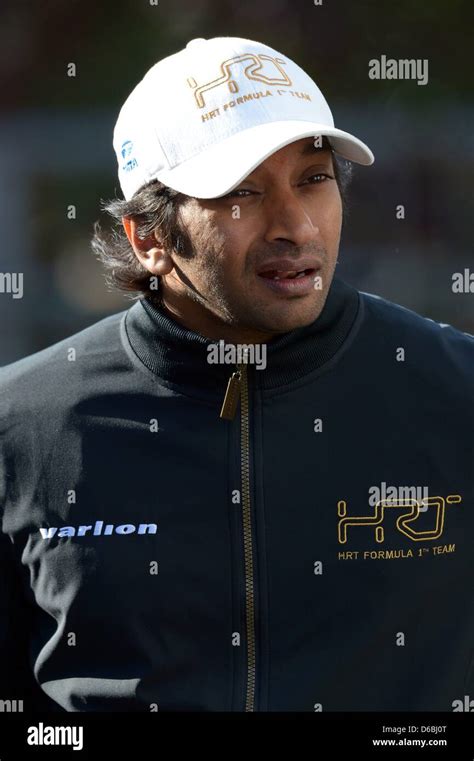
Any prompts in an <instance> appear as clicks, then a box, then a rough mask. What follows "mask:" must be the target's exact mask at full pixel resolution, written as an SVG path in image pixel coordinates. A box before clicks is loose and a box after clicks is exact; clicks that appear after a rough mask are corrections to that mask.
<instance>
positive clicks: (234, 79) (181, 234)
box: [94, 38, 373, 340]
mask: <svg viewBox="0 0 474 761" xmlns="http://www.w3.org/2000/svg"><path fill="white" fill-rule="evenodd" d="M216 74H217V76H216ZM219 74H220V76H219ZM166 99H168V101H169V102H170V104H171V106H172V107H171V108H170V109H168V110H164V111H163V110H162V105H163V103H164V102H165V100H166ZM157 104H160V108H158V105H157ZM162 113H163V114H164V116H162ZM323 136H324V138H323ZM321 141H322V142H321ZM114 147H115V150H116V153H117V158H118V162H119V178H120V182H121V186H122V190H123V192H124V195H125V198H126V200H125V201H124V202H120V201H115V202H112V203H111V204H109V205H108V206H107V207H106V208H107V209H108V210H109V211H110V212H111V213H112V214H113V216H115V218H116V219H120V220H121V221H122V223H123V227H124V230H125V232H126V236H127V241H128V247H129V251H128V253H127V258H128V259H127V261H128V265H127V266H128V269H129V271H130V269H133V270H134V271H135V273H136V274H137V276H138V277H141V279H142V281H143V282H144V281H145V279H147V278H148V281H149V287H148V288H140V289H139V290H145V291H146V290H148V291H151V292H154V293H155V294H156V289H155V290H154V289H153V283H156V282H159V298H160V300H161V303H162V305H163V306H164V307H165V308H166V309H167V310H168V311H169V312H171V313H172V315H173V316H174V317H175V318H176V319H177V320H178V321H180V322H181V323H182V324H184V325H186V326H187V327H189V328H191V329H193V330H195V331H197V332H200V333H202V334H203V335H206V336H208V337H210V338H220V337H223V338H227V339H228V340H232V339H233V338H234V337H235V338H244V337H245V338H246V340H268V339H269V338H271V337H272V336H273V335H276V334H278V333H282V332H287V331H289V330H292V329H294V328H297V327H300V326H303V325H307V324H309V323H310V322H312V321H314V320H315V319H316V318H317V316H318V315H319V313H320V311H321V309H322V307H323V305H324V302H325V299H326V295H327V292H328V289H329V286H330V283H331V279H332V276H333V273H334V268H335V265H336V260H337V252H338V247H339V239H340V232H341V224H342V200H341V192H343V185H344V184H345V183H344V179H342V177H341V173H340V171H339V169H340V165H339V160H337V161H336V158H335V152H336V151H337V152H338V153H339V154H340V155H341V156H342V157H344V158H346V159H349V160H351V161H356V162H358V163H365V164H368V163H372V161H373V156H372V154H371V151H370V149H368V148H367V146H365V145H364V144H363V143H361V141H360V140H358V139H357V138H355V137H354V136H352V135H350V134H349V133H347V132H343V131H342V130H339V129H337V128H336V127H334V122H333V119H332V114H331V112H330V110H329V106H328V105H327V103H326V101H325V99H324V96H323V95H322V93H321V91H320V90H319V88H318V87H317V86H316V84H315V83H314V82H313V80H311V79H310V77H309V76H308V75H307V74H306V73H305V72H304V71H303V70H302V69H300V67H298V66H297V65H296V64H295V63H294V62H293V61H291V60H290V59H288V58H284V57H282V56H281V54H280V53H278V52H277V51H274V50H273V49H272V48H269V47H268V46H265V45H262V44H261V43H257V42H253V41H251V40H241V39H237V38H214V39H213V40H194V41H192V42H191V43H189V44H188V45H187V46H186V48H185V49H184V50H183V51H181V52H180V53H177V54H175V55H173V56H169V57H168V58H166V59H163V61H160V62H159V63H158V64H156V65H155V66H154V67H152V69H150V71H149V72H148V73H147V75H146V76H145V77H144V79H143V80H142V81H141V82H140V83H139V84H138V85H137V87H136V88H135V90H134V91H133V92H132V93H131V95H130V96H129V98H128V99H127V101H126V102H125V104H124V106H123V107H122V110H121V112H120V115H119V118H118V120H117V124H116V127H115V131H114ZM341 179H342V181H341ZM154 181H155V182H154ZM156 181H158V182H156ZM153 194H157V196H159V198H160V201H161V202H162V203H159V204H156V203H155V208H154V209H153V200H154V199H153ZM153 211H155V212H156V213H155V218H154V219H152V218H151V217H153ZM118 242H119V241H118V238H117V236H116V243H117V244H118ZM94 248H95V249H96V251H97V253H98V254H99V256H100V257H101V259H102V260H103V261H104V263H106V264H107V261H106V259H107V256H106V254H107V250H106V249H107V248H108V249H109V256H108V259H109V264H108V265H107V266H108V269H109V272H110V271H112V272H113V277H114V278H115V281H116V282H117V280H120V278H121V274H120V272H119V273H118V274H117V267H119V269H120V266H119V262H118V259H119V258H120V257H119V255H117V256H114V255H112V257H110V246H107V243H106V242H104V238H101V236H100V231H99V230H98V229H97V228H96V237H95V240H94ZM120 253H121V258H122V259H123V253H124V251H123V246H122V247H121V252H120ZM130 256H132V259H130ZM114 265H115V266H114ZM121 270H122V274H124V267H121ZM143 273H146V274H145V276H144V275H143ZM150 278H151V280H150ZM125 280H126V278H125V277H124V278H122V281H125ZM122 284H123V283H122ZM128 288H129V290H133V288H131V287H130V286H128Z"/></svg>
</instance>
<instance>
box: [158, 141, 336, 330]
mask: <svg viewBox="0 0 474 761" xmlns="http://www.w3.org/2000/svg"><path fill="white" fill-rule="evenodd" d="M179 213H180V220H181V224H182V225H183V226H184V228H185V229H186V231H187V236H188V239H189V246H188V248H189V250H186V251H185V253H184V255H177V254H176V253H173V254H172V259H173V262H174V269H173V271H172V272H171V273H169V274H167V275H165V276H164V277H163V278H162V293H163V297H164V301H165V304H166V302H167V301H168V302H170V303H174V304H177V303H178V301H179V303H180V306H181V308H182V306H183V297H186V298H187V299H191V300H192V302H193V306H192V311H193V314H196V309H198V305H200V307H201V308H202V309H203V310H206V312H207V314H206V315H204V313H203V318H204V320H205V321H206V322H207V323H209V319H211V320H213V321H214V322H216V321H217V322H220V323H221V324H222V323H224V324H225V326H227V327H230V326H233V328H236V329H238V330H241V331H243V332H244V333H247V334H256V335H257V334H258V335H260V334H261V335H262V337H263V336H265V337H267V338H270V337H271V336H272V335H275V334H277V333H283V332H287V331H290V330H293V329H295V328H298V327H302V326H304V325H308V324H309V323H311V322H313V321H314V320H315V319H316V318H317V317H318V315H319V314H320V312H321V310H322V308H323V306H324V302H325V300H326V296H327V292H328V289H329V286H330V283H331V280H332V277H333V274H334V269H335V266H336V261H337V255H338V249H339V240H340V233H341V223H342V204H341V198H340V194H339V189H338V187H337V183H336V180H335V178H334V170H333V164H332V154H331V152H330V151H329V150H317V149H315V147H314V143H313V138H304V139H302V140H298V141H296V142H293V143H290V144H289V145H287V146H285V147H284V148H282V149H281V150H279V151H277V152H276V153H274V154H273V155H271V156H270V157H269V158H267V159H266V160H265V161H264V162H263V163H262V164H260V165H259V166H258V167H257V168H256V169H255V170H254V171H253V172H252V173H251V174H250V175H249V176H248V177H247V178H246V179H245V180H243V181H242V182H241V183H240V185H239V186H238V187H237V188H236V189H235V190H234V191H232V192H231V193H230V194H229V195H228V196H224V197H221V198H213V199H210V200H207V199H206V200H203V199H195V198H189V199H186V200H185V202H184V204H183V205H182V206H181V208H180V212H179ZM302 271H303V272H304V273H305V274H304V275H303V276H301V275H300V277H296V278H294V277H293V276H294V274H295V272H296V273H301V272H302ZM285 275H286V277H285ZM208 332H209V331H208Z"/></svg>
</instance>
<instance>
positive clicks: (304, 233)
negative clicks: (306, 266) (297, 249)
mask: <svg viewBox="0 0 474 761" xmlns="http://www.w3.org/2000/svg"><path fill="white" fill-rule="evenodd" d="M296 193H297V190H293V189H292V188H284V189H276V188H275V187H274V188H273V192H272V193H271V194H269V195H268V196H267V198H266V199H265V204H264V206H265V208H264V209H262V213H263V214H264V216H265V235H264V238H265V240H266V241H267V242H269V243H270V242H272V241H275V240H281V241H285V242H290V243H292V244H294V245H295V246H303V245H305V244H307V243H314V239H315V238H316V237H317V236H318V235H319V228H318V226H317V224H316V223H313V221H312V220H311V217H310V215H309V214H308V211H307V210H306V208H305V206H304V202H303V201H302V200H301V198H299V197H298V196H297V195H296Z"/></svg>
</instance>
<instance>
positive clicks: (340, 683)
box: [0, 279, 474, 711]
mask: <svg viewBox="0 0 474 761" xmlns="http://www.w3.org/2000/svg"><path fill="white" fill-rule="evenodd" d="M215 344H216V342H215V341H210V340H208V339H206V338H204V337H202V336H200V335H198V334H196V333H193V332H191V331H189V330H187V329H185V328H184V327H181V326H180V325H179V324H178V323H176V322H174V321H173V320H172V319H171V318H170V317H168V316H167V315H166V314H165V312H163V311H162V310H160V309H159V308H158V307H156V306H153V305H152V303H151V302H150V301H148V300H146V299H145V300H143V299H142V300H139V301H137V302H136V303H134V304H133V306H131V307H130V308H129V309H127V310H126V311H124V312H121V313H119V314H116V315H113V316H111V317H108V318H106V319H103V320H101V321H100V322H98V323H96V324H95V325H93V326H92V327H90V328H88V329H86V330H83V331H82V332H80V333H78V334H76V335H74V336H72V337H70V338H67V339H65V340H63V341H61V342H60V343H57V344H55V345H54V346H52V347H49V348H47V349H45V350H44V351H41V352H38V353H37V354H34V355H32V356H31V357H27V358H26V359H23V360H20V361H18V362H15V363H14V364H11V365H9V366H7V367H5V368H3V369H2V370H1V371H0V431H1V447H0V507H1V511H0V517H1V528H2V531H1V533H0V537H1V538H0V547H1V555H0V567H1V571H0V616H1V618H0V699H2V700H9V699H12V700H13V699H23V701H24V710H25V711H28V710H40V709H47V710H53V711H63V710H65V711H153V710H159V711H321V710H322V711H453V710H458V709H457V708H456V706H458V705H461V704H464V701H465V696H466V695H467V696H471V698H472V697H474V683H473V639H474V637H473V635H474V609H473V563H472V539H473V521H474V510H473V507H474V505H473V479H472V465H473V446H472V444H473V439H472V430H473V429H472V422H473V421H472V418H473V399H472V388H473V383H472V381H473V369H474V340H473V338H472V337H471V336H468V335H466V334H464V333H462V332H460V331H457V330H455V329H453V328H452V327H449V326H444V325H440V324H438V323H436V322H433V321H431V320H428V319H425V318H422V317H420V316H418V315H416V314H414V313H413V312H410V311H409V310H407V309H404V308H402V307H399V306H396V305H394V304H391V303H389V302H387V301H385V300H383V299H380V298H378V297H375V296H371V295H368V294H364V293H360V292H359V291H357V290H355V289H354V288H352V287H351V286H349V285H347V284H346V283H344V282H343V281H341V280H338V279H336V280H335V281H334V282H333V284H332V286H331V289H330V292H329V296H328V299H327V301H326V304H325V307H324V309H323V312H322V314H321V315H320V317H319V318H318V319H317V320H315V321H314V322H313V323H312V324H311V325H309V326H307V327H304V328H298V329H296V330H293V331H291V332H289V333H286V334H283V335H280V336H279V337H277V338H275V339H274V340H272V341H270V342H269V343H268V345H267V359H266V367H265V368H264V369H263V368H262V369H260V368H258V367H257V366H255V365H252V364H250V363H246V362H241V363H240V365H239V366H238V367H236V366H235V365H231V364H226V363H225V362H220V363H217V364H216V363H212V362H210V361H208V360H209V349H210V347H211V346H215ZM232 376H233V380H232V382H231V383H230V384H229V378H230V377H232ZM226 389H227V398H226V402H225V404H224V405H223V400H224V396H225V395H226ZM233 402H234V403H233ZM459 701H460V702H459Z"/></svg>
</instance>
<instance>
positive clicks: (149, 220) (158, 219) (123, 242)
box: [92, 138, 352, 304]
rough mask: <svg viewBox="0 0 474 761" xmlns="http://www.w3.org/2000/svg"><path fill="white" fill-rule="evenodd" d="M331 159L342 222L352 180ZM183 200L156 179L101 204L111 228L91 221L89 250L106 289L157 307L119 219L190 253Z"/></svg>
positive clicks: (347, 166)
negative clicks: (181, 209)
mask: <svg viewBox="0 0 474 761" xmlns="http://www.w3.org/2000/svg"><path fill="white" fill-rule="evenodd" d="M325 148H329V149H331V146H330V145H329V143H328V141H327V138H324V139H323V145H322V148H321V150H324V149H325ZM331 150H332V149H331ZM332 159H333V166H334V176H335V179H336V182H337V186H338V188H339V193H340V195H341V200H342V209H343V219H344V218H345V216H346V214H347V211H348V198H347V195H348V193H347V191H348V187H349V184H350V181H351V178H352V164H351V162H350V161H346V160H345V159H341V158H340V157H339V156H336V154H335V153H334V151H332ZM186 198H188V196H185V195H183V194H182V193H178V192H177V191H176V190H172V189H171V188H169V187H167V186H166V185H163V184H162V183H161V182H159V181H158V180H151V181H150V182H149V183H147V184H146V185H143V186H142V187H141V188H140V189H139V190H137V192H136V193H135V194H134V195H133V196H132V198H131V199H130V200H129V201H124V200H121V199H119V198H114V199H112V200H111V201H107V202H102V204H101V208H102V210H103V211H105V212H107V213H108V214H109V215H110V216H111V217H112V219H113V222H114V224H113V226H112V228H111V229H109V230H107V231H103V230H102V228H101V226H100V223H99V221H97V222H95V224H94V235H93V238H92V249H93V251H94V253H95V255H96V256H97V258H98V259H99V261H100V262H101V263H102V264H103V266H104V269H105V281H106V284H107V286H108V287H109V288H111V289H117V290H119V291H122V292H125V293H126V294H127V295H128V298H131V299H138V298H141V297H143V296H147V297H148V298H150V299H151V300H152V301H154V302H155V303H158V304H159V302H160V296H159V290H158V291H157V290H156V288H153V289H152V288H151V282H150V281H151V279H152V278H153V275H151V273H150V272H149V271H148V270H147V269H145V267H144V266H143V265H142V264H141V262H140V261H139V260H138V258H137V256H136V254H135V252H134V250H133V248H132V246H131V245H130V242H129V240H128V238H127V235H126V233H125V230H124V228H123V224H122V217H133V218H135V220H136V222H137V233H138V235H139V236H140V237H141V238H147V237H150V236H152V235H153V233H154V231H155V230H157V229H158V230H159V232H160V240H162V241H163V243H164V245H165V247H166V248H167V250H168V251H170V252H171V251H175V252H176V253H178V254H184V252H185V251H186V250H188V251H189V250H190V242H189V239H188V237H187V233H186V230H185V229H183V228H182V225H180V222H179V219H178V210H179V207H180V205H181V204H182V203H183V201H184V200H185V199H186Z"/></svg>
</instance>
